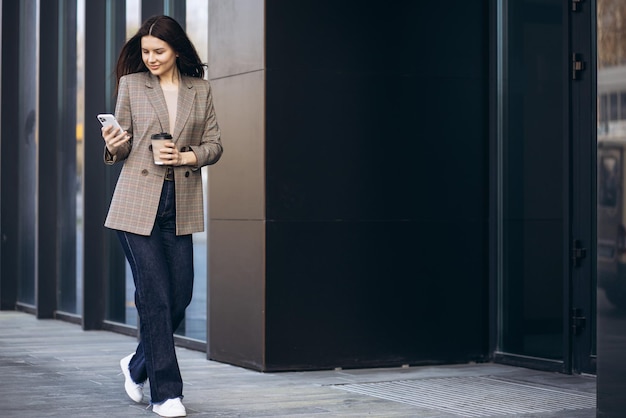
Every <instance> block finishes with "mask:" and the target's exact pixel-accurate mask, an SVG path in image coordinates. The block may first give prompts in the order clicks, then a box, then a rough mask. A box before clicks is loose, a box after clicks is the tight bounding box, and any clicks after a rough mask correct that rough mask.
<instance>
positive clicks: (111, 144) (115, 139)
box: [102, 126, 130, 155]
mask: <svg viewBox="0 0 626 418" xmlns="http://www.w3.org/2000/svg"><path fill="white" fill-rule="evenodd" d="M102 139H104V143H105V144H106V147H107V149H108V150H109V152H110V153H111V155H115V154H116V153H117V149H118V148H119V147H120V145H122V144H125V143H126V142H128V141H129V140H130V135H128V132H119V129H115V130H114V129H113V126H106V127H103V128H102Z"/></svg>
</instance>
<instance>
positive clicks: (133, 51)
mask: <svg viewBox="0 0 626 418" xmlns="http://www.w3.org/2000/svg"><path fill="white" fill-rule="evenodd" d="M203 77H204V65H203V64H202V63H201V61H200V58H199V57H198V54H197V52H196V50H195V48H194V46H193V45H192V43H191V41H190V40H189V38H188V37H187V35H186V34H185V32H184V30H183V29H182V28H181V26H180V25H179V24H178V23H177V22H176V21H175V20H174V19H172V18H170V17H168V16H155V17H152V18H150V19H148V20H147V21H146V22H144V23H143V24H142V26H141V27H140V28H139V30H138V31H137V33H136V34H135V35H134V36H133V37H132V38H131V39H129V40H128V42H127V43H126V44H125V45H124V47H123V48H122V51H121V53H120V56H119V59H118V62H117V80H118V96H117V105H116V108H115V114H116V117H117V119H118V121H119V123H120V125H121V127H122V128H123V129H124V130H125V131H124V132H119V131H118V130H116V129H111V128H102V137H103V139H104V141H105V144H106V146H105V152H104V161H105V163H106V164H114V163H116V162H120V161H124V166H123V168H122V171H121V173H120V176H119V179H118V181H117V185H116V187H115V192H114V194H113V198H112V200H111V205H110V208H109V213H108V215H107V218H106V221H105V226H106V227H108V228H111V229H115V230H117V234H118V237H119V239H120V242H121V244H122V247H123V249H124V252H125V254H126V258H127V259H128V262H129V264H130V267H131V270H132V272H133V278H134V281H135V304H136V306H137V311H138V313H139V320H140V340H139V344H138V346H137V349H136V351H135V353H133V354H131V355H129V356H127V357H125V358H124V359H122V360H121V361H120V366H121V368H122V372H123V374H124V377H125V383H124V388H125V389H126V393H127V394H128V396H129V397H130V398H131V399H132V400H134V401H135V402H141V401H142V399H143V384H144V382H145V381H146V380H148V381H149V382H150V396H151V404H152V410H153V411H154V412H155V413H157V414H159V415H160V416H164V417H178V416H186V411H185V407H184V406H183V404H182V402H181V400H182V397H183V394H182V387H183V384H182V379H181V375H180V370H179V367H178V362H177V360H176V352H175V350H174V336H173V334H174V331H176V328H177V327H178V325H179V324H180V322H181V321H182V320H183V318H184V314H185V308H186V307H187V306H188V305H189V303H190V302H191V295H192V288H193V246H192V237H191V234H192V233H194V232H199V231H203V230H204V216H203V214H204V210H203V195H202V177H201V172H200V168H201V167H202V166H205V165H208V164H214V163H216V162H217V161H218V160H219V158H220V156H221V155H222V145H221V139H220V130H219V127H218V124H217V121H216V117H215V111H214V108H213V99H212V95H211V87H210V85H209V83H208V82H207V81H206V80H204V79H203ZM162 132H168V133H171V135H172V139H171V141H170V142H167V143H166V144H165V145H164V146H163V147H162V148H160V149H159V150H157V151H158V152H157V154H158V155H157V156H158V157H159V158H160V160H161V164H160V165H157V164H155V162H154V161H155V160H154V157H153V152H152V146H151V139H150V138H151V136H152V135H153V134H158V133H162Z"/></svg>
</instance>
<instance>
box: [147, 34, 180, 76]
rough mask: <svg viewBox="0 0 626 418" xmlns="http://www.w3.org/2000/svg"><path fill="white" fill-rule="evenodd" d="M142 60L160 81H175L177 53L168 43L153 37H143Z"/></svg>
mask: <svg viewBox="0 0 626 418" xmlns="http://www.w3.org/2000/svg"><path fill="white" fill-rule="evenodd" d="M141 58H142V59H143V63H144V64H145V65H146V67H148V70H150V72H151V73H152V74H154V75H156V76H158V77H159V78H160V79H167V80H173V79H174V76H175V75H176V52H175V51H174V50H173V49H172V47H171V46H170V45H169V44H168V43H167V42H165V41H162V40H161V39H159V38H155V37H154V36H151V35H146V36H144V37H142V38H141Z"/></svg>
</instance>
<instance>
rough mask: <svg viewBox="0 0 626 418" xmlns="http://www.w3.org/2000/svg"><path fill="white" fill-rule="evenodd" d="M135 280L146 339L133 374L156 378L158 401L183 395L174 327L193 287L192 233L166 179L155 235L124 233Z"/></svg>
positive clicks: (154, 400) (140, 378) (155, 397)
mask: <svg viewBox="0 0 626 418" xmlns="http://www.w3.org/2000/svg"><path fill="white" fill-rule="evenodd" d="M118 237H119V239H120V242H121V244H122V247H123V248H124V253H125V254H126V258H127V260H128V262H129V264H130V268H131V270H132V272H133V278H134V281H135V305H136V306H137V312H138V313H139V327H140V329H139V334H140V341H139V345H138V346H137V350H136V352H135V355H134V356H133V358H132V360H131V361H130V366H129V368H130V375H131V377H132V378H133V380H134V381H135V382H136V383H142V382H145V381H146V379H149V380H150V396H151V398H152V403H160V402H163V401H165V400H167V399H172V398H176V397H182V395H183V381H182V378H181V376H180V370H179V367H178V361H177V359H176V352H175V350H174V331H176V328H178V326H179V325H180V323H181V321H182V320H183V319H184V317H185V309H186V308H187V306H188V305H189V303H190V302H191V295H192V291H193V243H192V238H191V235H181V236H177V235H176V197H175V186H174V182H173V181H165V182H163V189H162V192H161V201H160V203H159V209H158V212H157V216H156V220H155V223H154V227H153V228H152V233H151V234H150V236H143V235H137V234H131V233H129V232H124V231H118Z"/></svg>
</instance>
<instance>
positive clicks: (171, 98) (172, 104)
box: [161, 86, 178, 133]
mask: <svg viewBox="0 0 626 418" xmlns="http://www.w3.org/2000/svg"><path fill="white" fill-rule="evenodd" d="M161 89H162V90H163V96H165V105H166V106H167V113H169V117H170V133H172V132H174V126H176V125H175V123H176V110H177V105H178V86H175V87H174V88H168V89H164V88H163V86H161Z"/></svg>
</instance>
